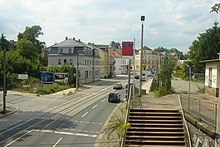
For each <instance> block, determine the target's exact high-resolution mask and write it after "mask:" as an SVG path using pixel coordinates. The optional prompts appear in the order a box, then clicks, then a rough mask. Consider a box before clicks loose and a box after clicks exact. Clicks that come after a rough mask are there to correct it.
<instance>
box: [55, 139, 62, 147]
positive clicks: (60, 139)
mask: <svg viewBox="0 0 220 147" xmlns="http://www.w3.org/2000/svg"><path fill="white" fill-rule="evenodd" d="M62 139H63V138H60V139H59V140H58V141H57V142H56V143H55V144H54V145H53V147H56V146H57V144H58V143H59V142H60V141H61V140H62Z"/></svg>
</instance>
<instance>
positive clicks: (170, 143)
mask: <svg viewBox="0 0 220 147" xmlns="http://www.w3.org/2000/svg"><path fill="white" fill-rule="evenodd" d="M125 143H126V144H127V145H129V144H132V145H185V141H150V140H147V141H135V140H132V141H130V140H129V141H127V140H126V141H125Z"/></svg>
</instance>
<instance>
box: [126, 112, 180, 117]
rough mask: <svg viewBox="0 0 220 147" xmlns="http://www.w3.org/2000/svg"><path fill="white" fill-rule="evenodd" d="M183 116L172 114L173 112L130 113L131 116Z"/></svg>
mask: <svg viewBox="0 0 220 147" xmlns="http://www.w3.org/2000/svg"><path fill="white" fill-rule="evenodd" d="M139 115H140V116H146V115H147V116H152V115H153V116H181V114H180V113H179V112H178V113H172V112H167V113H166V112H130V116H139Z"/></svg>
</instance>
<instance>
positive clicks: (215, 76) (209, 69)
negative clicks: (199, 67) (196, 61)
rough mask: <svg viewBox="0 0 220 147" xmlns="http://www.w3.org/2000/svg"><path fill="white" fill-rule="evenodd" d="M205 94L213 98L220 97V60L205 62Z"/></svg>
mask: <svg viewBox="0 0 220 147" xmlns="http://www.w3.org/2000/svg"><path fill="white" fill-rule="evenodd" d="M201 62H202V63H205V64H206V66H205V92H206V93H207V94H210V95H212V96H215V97H218V96H219V87H220V60H219V59H214V60H205V61H201Z"/></svg>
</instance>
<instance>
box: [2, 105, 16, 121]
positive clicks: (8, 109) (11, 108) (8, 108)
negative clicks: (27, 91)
mask: <svg viewBox="0 0 220 147" xmlns="http://www.w3.org/2000/svg"><path fill="white" fill-rule="evenodd" d="M0 107H1V108H2V109H0V118H3V117H5V116H8V115H11V114H13V113H15V112H17V111H19V107H17V106H15V105H12V104H8V103H7V104H6V109H5V112H3V104H2V103H1V104H0Z"/></svg>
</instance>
